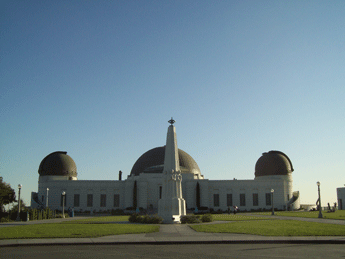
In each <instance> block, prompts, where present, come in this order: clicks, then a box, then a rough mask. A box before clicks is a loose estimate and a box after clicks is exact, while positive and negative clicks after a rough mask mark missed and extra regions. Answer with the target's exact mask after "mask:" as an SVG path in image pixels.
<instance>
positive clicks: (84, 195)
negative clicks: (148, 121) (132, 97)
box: [31, 120, 300, 215]
mask: <svg viewBox="0 0 345 259" xmlns="http://www.w3.org/2000/svg"><path fill="white" fill-rule="evenodd" d="M169 122H170V124H171V125H170V126H169V128H168V136H167V139H169V130H170V128H172V129H173V132H174V134H175V135H174V138H175V143H177V142H176V132H175V126H173V125H172V124H173V123H174V122H175V121H173V120H170V121H169ZM162 134H163V133H162ZM162 144H163V143H162ZM182 146H183V145H182ZM166 152H169V154H170V153H174V154H175V160H174V161H175V163H177V165H175V168H178V171H179V174H178V179H179V183H180V186H181V187H180V188H179V189H178V190H177V191H176V190H173V192H177V194H178V195H180V206H182V207H183V206H185V209H186V210H187V211H188V210H189V211H190V210H195V209H196V208H198V209H200V208H205V207H207V208H208V209H213V210H223V211H226V210H228V208H229V207H231V209H232V207H233V206H237V207H238V208H239V209H240V210H241V211H251V210H260V209H261V210H270V209H271V208H272V202H273V206H274V208H275V209H278V210H296V209H299V208H300V201H299V200H300V199H299V192H298V191H293V180H292V172H293V171H294V169H293V166H292V162H291V160H290V159H289V157H288V156H287V155H286V154H284V153H283V152H280V151H268V152H265V153H263V154H262V156H261V157H259V158H258V160H257V161H256V164H255V174H254V179H245V180H237V179H233V180H209V179H206V178H205V177H204V175H203V174H201V170H200V168H199V166H198V164H197V162H196V161H195V160H194V159H193V157H192V156H191V155H190V154H188V153H187V152H185V151H183V150H182V149H178V147H177V144H176V145H172V146H171V147H169V145H168V140H167V144H166V145H165V146H161V147H155V148H152V149H150V150H148V151H147V152H145V153H144V154H142V155H141V156H140V157H139V158H138V159H137V160H136V162H135V163H134V165H133V167H132V170H131V172H130V175H128V177H127V179H125V180H123V179H122V172H121V171H120V172H119V179H118V180H106V181H99V180H97V181H96V180H78V173H77V165H76V163H75V162H74V160H73V159H72V158H71V157H70V156H69V155H68V154H67V152H64V151H56V152H53V153H51V154H49V155H47V156H46V157H45V158H43V160H42V161H41V163H40V165H39V168H38V174H39V179H38V191H37V192H32V194H31V207H32V208H45V207H47V206H48V207H49V208H51V209H53V210H62V206H63V204H62V203H63V200H64V201H65V204H64V206H65V208H69V207H70V208H74V210H75V211H76V212H78V211H90V212H99V211H111V210H114V209H122V210H125V209H132V210H133V209H134V210H135V209H136V208H143V209H145V210H148V211H151V212H154V213H157V212H158V213H159V207H162V206H163V205H160V204H162V200H164V199H166V198H167V197H168V196H169V195H170V194H169V190H170V189H169V188H168V189H167V188H166V187H165V184H164V182H166V180H165V179H166V178H165V177H166V172H163V171H165V170H166V167H167V162H166V161H165V160H166V158H165V157H166ZM253 165H254V163H253ZM172 171H173V170H172ZM205 175H206V174H205ZM272 191H274V196H273V197H274V201H272V193H271V192H272ZM63 192H64V193H65V196H64V198H63V196H62V193H63ZM167 195H168V196H167ZM47 203H48V204H47ZM167 204H169V203H167ZM181 204H182V205H181ZM165 206H167V205H165ZM183 209H184V208H182V210H183ZM183 213H185V211H183ZM183 213H182V215H183ZM180 214H181V213H180Z"/></svg>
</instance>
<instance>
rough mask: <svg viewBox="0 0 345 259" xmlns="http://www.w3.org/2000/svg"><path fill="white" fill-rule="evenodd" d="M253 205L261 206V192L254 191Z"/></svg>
mask: <svg viewBox="0 0 345 259" xmlns="http://www.w3.org/2000/svg"><path fill="white" fill-rule="evenodd" d="M253 206H259V194H257V193H253Z"/></svg>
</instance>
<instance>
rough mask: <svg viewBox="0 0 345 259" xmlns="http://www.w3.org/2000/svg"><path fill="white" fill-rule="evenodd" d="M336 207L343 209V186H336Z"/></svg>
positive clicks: (344, 193)
mask: <svg viewBox="0 0 345 259" xmlns="http://www.w3.org/2000/svg"><path fill="white" fill-rule="evenodd" d="M337 198H338V209H339V210H340V209H341V210H345V187H341V188H337Z"/></svg>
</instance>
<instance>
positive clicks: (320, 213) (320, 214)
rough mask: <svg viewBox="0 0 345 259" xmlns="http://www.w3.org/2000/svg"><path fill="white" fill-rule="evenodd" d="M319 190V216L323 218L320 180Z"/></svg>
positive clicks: (318, 183)
mask: <svg viewBox="0 0 345 259" xmlns="http://www.w3.org/2000/svg"><path fill="white" fill-rule="evenodd" d="M316 184H317V191H318V194H319V218H322V212H321V210H322V208H321V194H320V182H319V181H318V182H317V183H316Z"/></svg>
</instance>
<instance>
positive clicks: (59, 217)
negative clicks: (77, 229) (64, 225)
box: [55, 213, 69, 219]
mask: <svg viewBox="0 0 345 259" xmlns="http://www.w3.org/2000/svg"><path fill="white" fill-rule="evenodd" d="M55 218H57V219H61V218H63V217H62V213H59V214H56V215H55ZM65 218H69V216H68V214H67V213H65Z"/></svg>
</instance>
